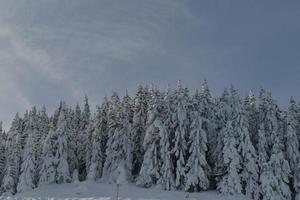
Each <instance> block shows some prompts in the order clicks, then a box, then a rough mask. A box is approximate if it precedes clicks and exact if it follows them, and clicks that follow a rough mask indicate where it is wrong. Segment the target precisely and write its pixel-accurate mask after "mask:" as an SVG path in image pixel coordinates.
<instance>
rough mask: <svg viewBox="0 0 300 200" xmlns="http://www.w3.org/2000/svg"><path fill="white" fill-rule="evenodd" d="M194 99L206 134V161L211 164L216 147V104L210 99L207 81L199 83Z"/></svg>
mask: <svg viewBox="0 0 300 200" xmlns="http://www.w3.org/2000/svg"><path fill="white" fill-rule="evenodd" d="M194 99H195V100H196V103H197V104H198V105H197V109H198V110H199V112H200V116H201V118H202V119H203V120H202V128H203V130H204V131H205V132H206V134H207V142H208V143H207V148H208V152H207V154H208V155H207V157H208V160H207V161H208V162H209V163H210V164H212V163H211V162H213V160H212V159H211V158H212V157H213V156H212V155H213V152H214V150H215V148H216V142H217V131H216V116H215V113H216V106H215V102H214V101H213V99H212V96H211V93H210V90H209V87H208V83H207V81H206V80H204V82H203V83H202V85H201V89H200V90H199V91H198V90H196V93H195V95H194Z"/></svg>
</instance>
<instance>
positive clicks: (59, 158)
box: [54, 102, 71, 184]
mask: <svg viewBox="0 0 300 200" xmlns="http://www.w3.org/2000/svg"><path fill="white" fill-rule="evenodd" d="M67 131H68V127H67V120H66V105H65V103H64V102H63V103H62V109H61V111H60V114H59V117H58V121H57V129H56V130H55V135H56V137H57V140H56V141H55V143H56V144H55V145H56V152H55V157H54V165H55V182H56V183H58V184H61V183H66V182H69V181H70V180H71V177H70V171H69V164H68V161H67V159H68V149H67V148H68V144H67V136H68V132H67Z"/></svg>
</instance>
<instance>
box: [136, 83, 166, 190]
mask: <svg viewBox="0 0 300 200" xmlns="http://www.w3.org/2000/svg"><path fill="white" fill-rule="evenodd" d="M150 95H151V99H150V100H149V107H148V112H147V113H148V117H147V130H146V135H145V138H144V142H143V147H144V151H145V154H144V160H143V163H142V166H141V170H140V173H139V176H138V178H137V184H138V185H141V186H144V187H151V186H153V185H155V184H156V183H157V182H158V180H159V179H160V178H161V173H160V170H161V158H160V132H161V131H163V129H162V127H161V126H162V123H161V106H162V97H161V94H160V92H159V91H158V90H157V89H156V88H154V86H152V87H151V90H150Z"/></svg>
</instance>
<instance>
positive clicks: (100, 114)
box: [87, 106, 107, 180]
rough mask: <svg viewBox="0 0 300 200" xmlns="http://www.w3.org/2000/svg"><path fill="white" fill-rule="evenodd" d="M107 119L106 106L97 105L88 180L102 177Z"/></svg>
mask: <svg viewBox="0 0 300 200" xmlns="http://www.w3.org/2000/svg"><path fill="white" fill-rule="evenodd" d="M106 123H107V119H106V113H105V107H103V106H101V107H100V106H97V110H96V116H95V119H94V131H93V133H92V143H91V145H92V151H91V160H90V167H89V169H88V175H87V180H97V179H99V178H101V176H102V172H103V165H104V161H105V160H104V159H105V155H104V153H105V152H104V151H103V150H102V149H103V148H104V147H103V146H102V145H103V140H104V135H105V133H104V132H105V131H106V130H107V127H106V126H107V124H106Z"/></svg>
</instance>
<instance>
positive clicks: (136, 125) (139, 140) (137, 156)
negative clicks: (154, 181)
mask: <svg viewBox="0 0 300 200" xmlns="http://www.w3.org/2000/svg"><path fill="white" fill-rule="evenodd" d="M133 111H134V112H133V122H132V137H133V158H132V159H133V163H132V175H133V177H136V176H137V175H138V173H139V171H140V169H141V165H142V162H143V154H144V152H143V141H144V137H145V132H146V119H147V102H146V95H145V91H144V88H143V87H142V86H141V85H140V86H139V87H138V91H137V93H136V95H135V97H134V106H133Z"/></svg>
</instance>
